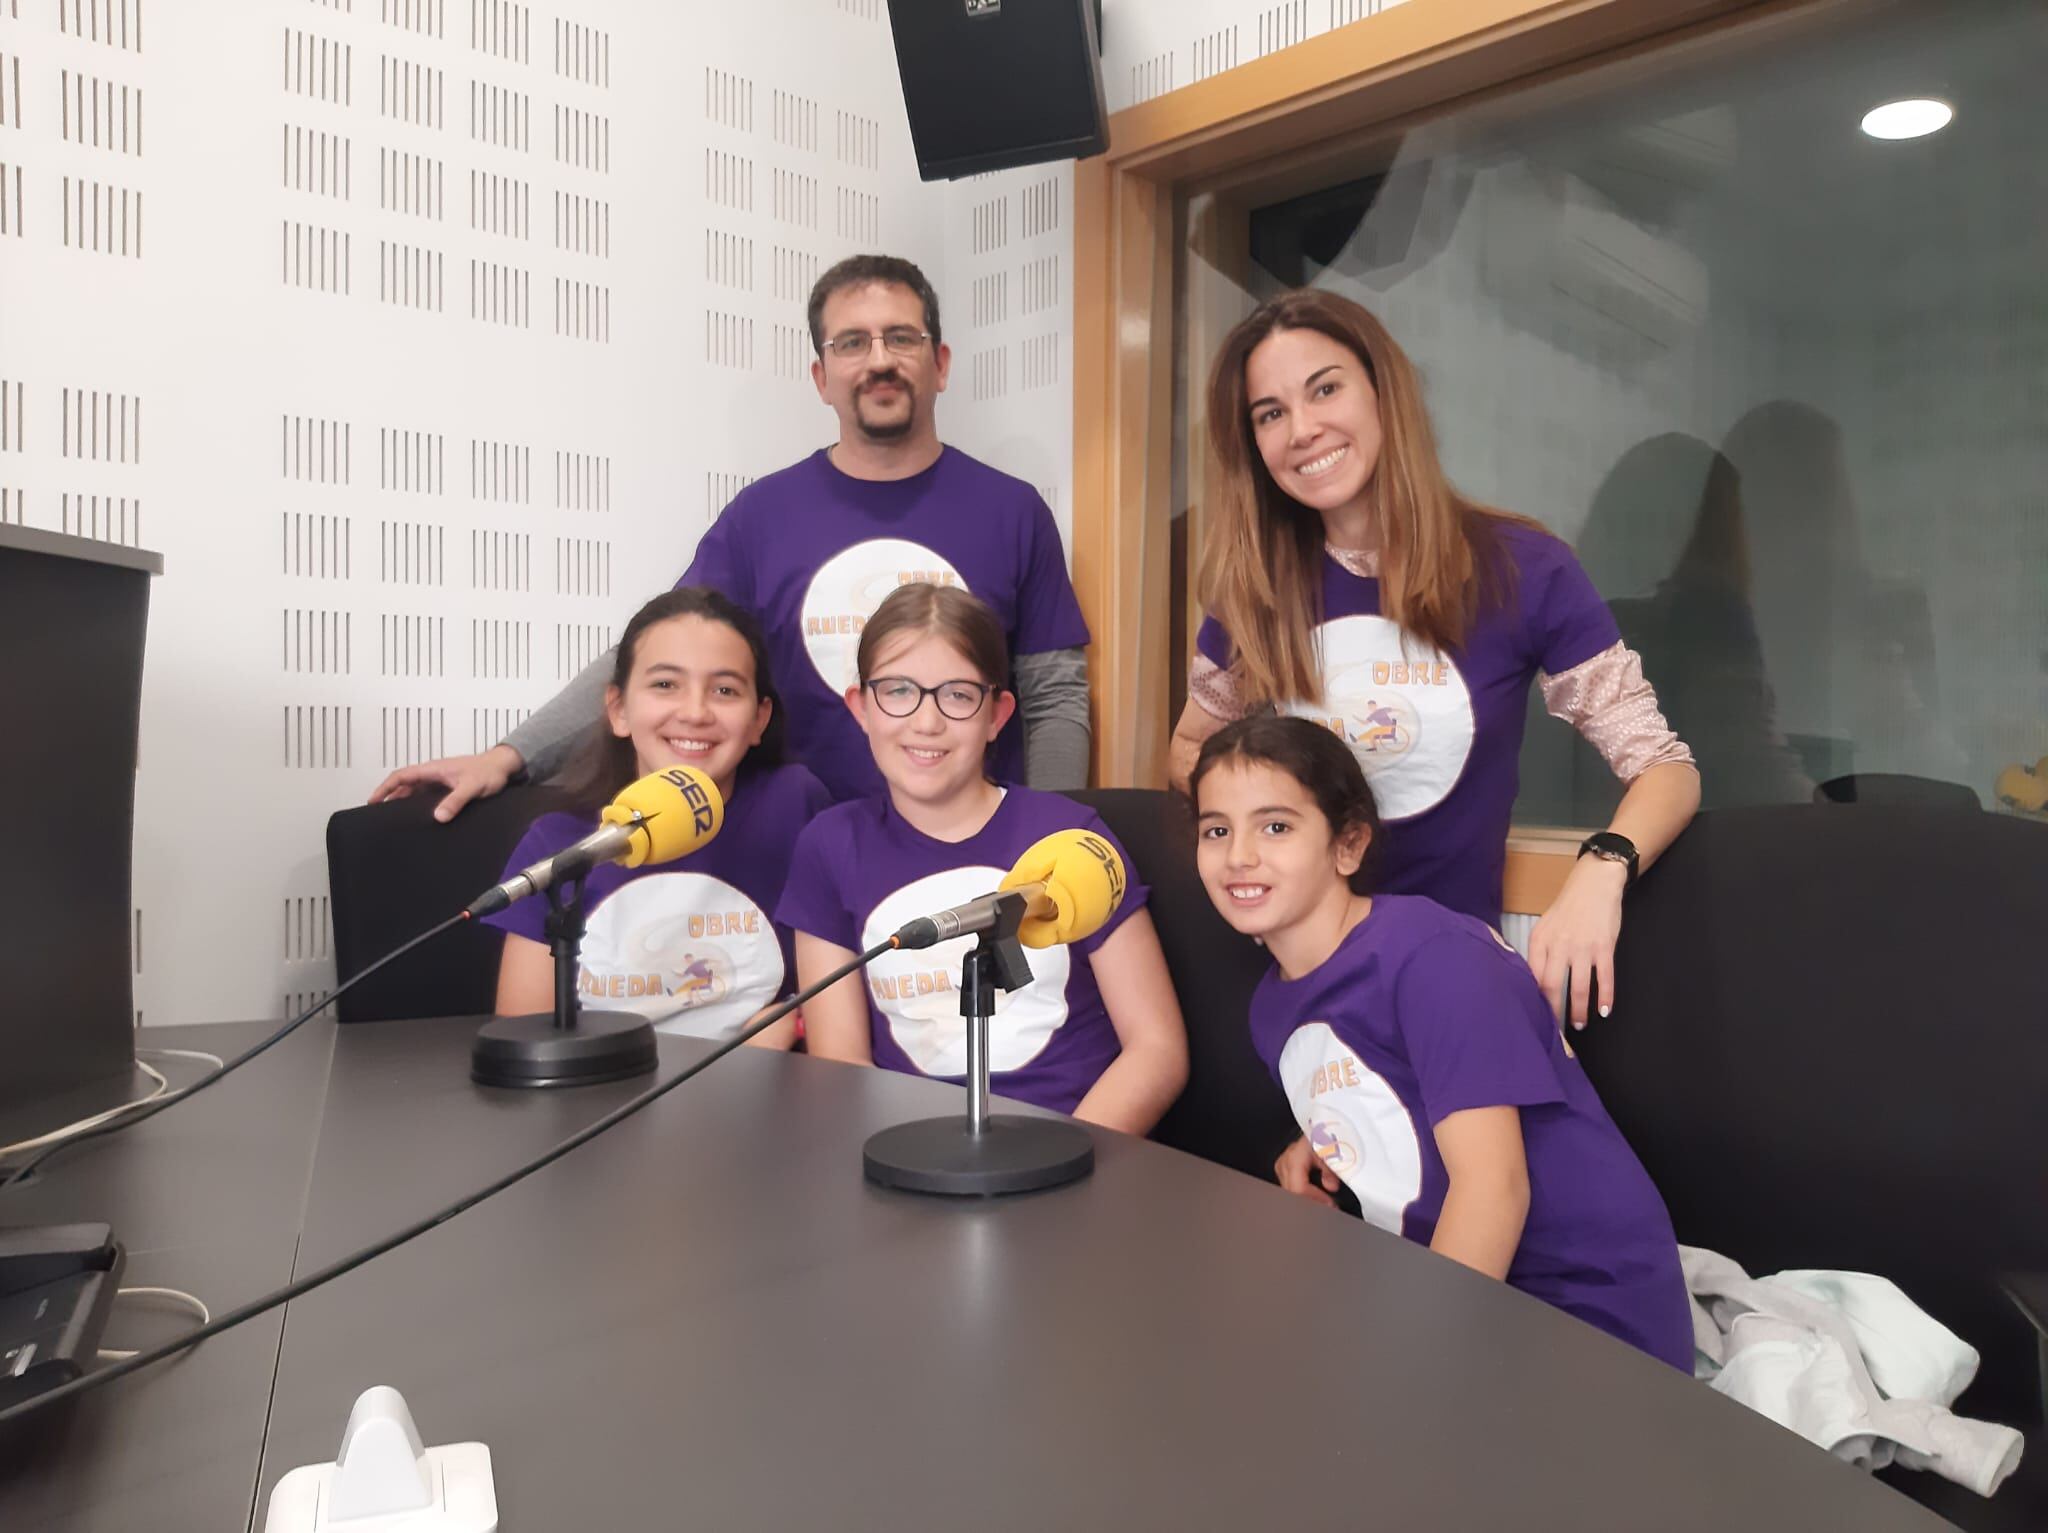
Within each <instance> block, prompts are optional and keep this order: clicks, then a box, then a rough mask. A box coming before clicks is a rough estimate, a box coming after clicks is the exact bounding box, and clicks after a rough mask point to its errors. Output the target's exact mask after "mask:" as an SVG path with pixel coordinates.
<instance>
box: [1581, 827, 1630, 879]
mask: <svg viewBox="0 0 2048 1533" xmlns="http://www.w3.org/2000/svg"><path fill="white" fill-rule="evenodd" d="M1588 852H1591V853H1592V854H1593V855H1594V856H1595V857H1598V858H1599V859H1600V860H1601V861H1603V862H1618V863H1621V864H1622V865H1623V866H1624V867H1626V868H1627V869H1628V883H1631V884H1632V883H1634V882H1635V881H1636V868H1637V865H1638V864H1639V863H1640V862H1641V861H1642V859H1641V857H1640V856H1638V855H1637V853H1636V844H1635V842H1633V841H1631V840H1629V838H1628V837H1627V836H1618V835H1616V834H1615V833H1614V832H1613V831H1611V830H1596V831H1594V832H1593V834H1592V835H1590V836H1588V837H1586V839H1585V840H1583V841H1581V842H1580V843H1579V855H1580V856H1581V857H1583V856H1585V855H1586V854H1587V853H1588ZM1624 887H1626V885H1624Z"/></svg>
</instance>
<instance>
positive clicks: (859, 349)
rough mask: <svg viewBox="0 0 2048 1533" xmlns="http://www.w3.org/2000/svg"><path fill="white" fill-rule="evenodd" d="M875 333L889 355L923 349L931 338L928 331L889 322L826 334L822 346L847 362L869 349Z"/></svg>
mask: <svg viewBox="0 0 2048 1533" xmlns="http://www.w3.org/2000/svg"><path fill="white" fill-rule="evenodd" d="M877 337H880V339H881V342H882V347H883V349H884V350H885V351H887V352H888V353H889V354H890V355H891V356H897V357H914V356H916V355H917V354H918V353H919V352H920V351H922V350H924V343H925V342H926V341H928V340H930V339H931V334H930V332H928V331H924V330H913V329H911V328H910V326H908V325H891V326H890V327H889V328H888V329H886V330H847V331H843V332H841V333H840V334H838V335H834V336H828V337H826V339H825V350H826V351H828V352H830V353H831V354H832V355H833V356H835V357H837V358H838V359H839V360H840V361H842V362H851V361H853V360H855V359H856V358H858V357H864V356H866V355H867V354H868V353H869V352H871V351H873V350H874V349H875V340H876V338H877Z"/></svg>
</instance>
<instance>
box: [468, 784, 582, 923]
mask: <svg viewBox="0 0 2048 1533" xmlns="http://www.w3.org/2000/svg"><path fill="white" fill-rule="evenodd" d="M595 828H596V827H595V823H594V822H593V823H592V824H590V825H584V824H582V823H580V822H579V821H577V820H576V819H575V818H574V817H573V816H570V815H566V814H544V815H542V816H541V817H540V818H539V819H537V820H535V821H534V822H533V823H532V824H531V825H529V826H527V827H526V834H525V835H523V836H521V837H520V838H519V844H518V845H517V846H515V847H514V848H513V849H512V856H511V860H510V861H508V862H507V863H506V864H505V872H504V875H503V876H504V877H506V878H510V877H511V876H512V875H513V874H514V873H517V872H518V871H519V870H520V869H521V868H525V867H531V866H532V865H533V864H534V863H536V862H539V861H540V860H541V858H543V857H552V856H554V855H555V853H557V852H559V851H560V850H561V849H562V848H563V847H565V846H568V845H570V844H571V843H572V842H574V841H576V840H578V839H580V838H581V837H582V836H584V835H585V834H587V833H588V832H589V831H591V830H593V829H595ZM547 918H548V902H547V901H546V900H543V899H524V900H521V901H520V902H519V903H518V904H516V905H508V906H506V907H505V909H503V910H501V911H499V912H498V913H497V914H496V915H491V916H485V917H484V923H485V924H486V925H489V926H495V927H497V928H498V929H499V930H500V931H507V932H510V933H511V934H512V935H513V936H515V937H526V938H528V939H530V940H531V941H534V942H546V941H547V940H548V934H547V928H546V925H545V923H546V921H547Z"/></svg>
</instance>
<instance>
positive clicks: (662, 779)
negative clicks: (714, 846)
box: [597, 766, 725, 868]
mask: <svg viewBox="0 0 2048 1533" xmlns="http://www.w3.org/2000/svg"><path fill="white" fill-rule="evenodd" d="M635 816H638V822H637V824H636V823H635ZM597 817H598V819H599V820H600V821H602V822H603V823H604V824H606V825H632V826H634V831H633V839H632V844H631V847H630V849H629V850H628V851H627V853H626V855H625V856H623V857H621V858H620V859H619V861H620V862H622V863H623V864H625V865H626V866H627V867H629V868H637V867H640V866H642V865H643V864H646V863H650V862H674V861H675V860H676V858H678V857H687V856H689V855H690V853H692V852H694V851H696V850H697V848H698V847H700V846H702V845H704V843H705V842H707V841H709V840H710V839H711V838H712V837H713V836H715V835H717V834H718V829H719V827H720V826H721V825H723V824H724V823H725V801H724V800H723V799H722V798H720V797H719V793H718V788H717V787H716V785H714V784H713V783H712V781H711V779H710V778H709V777H706V776H705V775H704V774H703V773H702V772H700V771H698V770H697V769H696V768H695V767H687V766H672V767H667V768H665V769H663V770H662V771H659V772H651V773H649V774H648V775H647V776H645V777H643V778H641V779H640V780H639V781H638V782H636V783H629V784H628V785H627V786H626V788H625V789H624V790H623V791H622V792H621V793H620V794H619V796H618V797H617V798H615V799H613V800H612V801H611V802H610V803H609V804H607V805H605V806H604V808H603V809H602V810H600V811H599V812H598V816H597Z"/></svg>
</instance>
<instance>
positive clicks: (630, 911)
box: [486, 586, 832, 1049]
mask: <svg viewBox="0 0 2048 1533" xmlns="http://www.w3.org/2000/svg"><path fill="white" fill-rule="evenodd" d="M781 747H782V717H781V707H780V705H779V703H778V702H777V699H776V696H775V684H774V682H773V680H772V679H771V678H770V676H769V672H768V655H767V646H766V645H765V643H764V642H763V641H762V637H761V630H760V627H759V625H758V624H756V623H755V621H754V619H753V618H752V617H751V616H749V615H748V614H747V613H746V612H745V611H744V610H743V609H741V608H740V607H738V606H737V605H735V604H734V603H733V602H731V601H730V600H728V599H727V598H726V597H724V596H721V595H720V594H719V593H718V592H716V591H712V590H707V589H705V588H704V587H701V586H681V587H678V588H677V589H676V590H673V591H670V592H668V593H667V594H665V595H662V596H657V597H656V598H655V599H654V600H653V601H651V602H649V603H648V604H647V605H646V606H644V607H642V608H641V609H640V610H639V611H638V612H637V613H635V614H634V615H633V620H632V621H631V622H630V623H628V624H627V625H626V631H625V634H624V636H623V637H621V638H620V640H619V648H618V662H617V664H616V666H615V667H614V669H613V672H612V680H611V684H610V685H609V686H608V687H607V688H606V689H605V721H604V723H602V724H601V725H599V726H597V728H596V729H594V730H593V731H592V733H591V736H590V738H589V740H588V741H587V742H586V744H585V745H584V747H583V749H582V753H581V755H580V756H579V757H578V759H577V762H576V765H575V766H574V767H573V768H572V769H571V771H570V774H569V785H568V792H569V796H570V804H571V808H570V810H568V811H565V812H562V813H557V814H548V815H543V816H542V817H541V818H540V819H538V820H536V821H535V822H534V823H533V826H532V828H531V829H529V830H528V831H527V833H526V836H525V838H524V839H523V840H521V841H520V843H519V846H518V848H517V850H515V851H514V852H513V853H512V860H511V864H510V870H511V871H517V870H518V869H520V868H523V867H526V866H528V865H529V864H531V863H534V862H537V861H539V860H540V859H541V858H543V857H550V856H553V855H554V854H555V853H556V852H559V851H561V850H562V849H563V848H564V847H567V846H569V845H570V844H572V843H573V842H575V841H577V840H580V839H581V838H582V837H584V836H586V835H588V834H589V833H590V832H591V831H592V830H594V829H596V828H597V811H598V810H599V809H600V808H601V807H602V806H603V805H604V804H606V803H608V802H609V801H610V800H611V799H612V798H613V797H614V796H615V795H616V794H617V793H618V792H619V790H620V789H622V788H624V787H625V786H626V785H627V784H628V783H630V782H632V781H634V780H635V779H637V778H640V777H644V776H646V775H647V774H648V773H650V772H658V771H661V770H662V769H663V768H665V767H671V766H677V765H684V766H693V767H696V768H697V769H698V770H699V771H701V772H703V773H705V774H706V775H707V776H709V777H710V778H711V780H712V782H713V783H715V784H716V785H717V788H718V792H719V794H720V796H721V797H722V798H723V799H724V801H725V823H724V826H723V828H722V829H721V830H720V831H719V833H718V836H717V837H716V839H714V840H713V841H711V842H710V843H709V844H708V845H706V846H703V847H700V848H699V849H698V850H696V851H694V852H692V853H690V854H689V855H688V856H687V857H681V858H678V859H676V860H675V861H673V862H667V863H660V864H647V865H644V866H642V867H638V868H622V867H619V866H617V865H616V864H612V865H607V866H604V867H601V868H598V869H596V870H595V871H593V872H592V873H591V875H590V877H589V879H588V880H587V881H586V882H585V884H584V897H585V900H586V902H587V903H586V917H587V920H588V923H589V924H588V927H587V929H586V931H585V934H584V938H583V951H582V973H581V975H580V976H579V988H580V990H581V993H582V995H583V997H584V998H585V1000H586V1001H588V1002H589V1003H590V1004H592V1005H594V1006H599V1007H602V1008H604V1009H608V1010H614V1011H635V1012H639V1013H640V1014H642V1015H643V1016H646V1017H648V1018H650V1019H651V1020H652V1021H653V1022H654V1023H655V1025H656V1027H658V1028H660V1029H661V1030H662V1031H665V1032H677V1033H688V1034H692V1035H694V1036H696V1037H701V1038H725V1037H730V1036H731V1035H732V1034H733V1033H735V1032H737V1031H738V1030H739V1029H740V1028H741V1027H743V1026H744V1025H745V1024H746V1023H747V1021H748V1020H749V1019H750V1018H752V1017H754V1016H755V1015H757V1014H758V1013H759V1012H760V1011H761V1010H762V1009H763V1008H764V1007H766V1006H769V1005H771V1004H773V1003H774V1002H775V1001H776V1000H778V999H780V998H781V997H783V996H785V995H788V994H790V993H791V992H792V991H793V990H794V989H795V976H796V965H795V960H794V954H793V952H792V949H791V943H790V935H789V933H788V931H787V930H785V929H782V928H779V927H777V926H776V925H775V924H774V923H773V921H772V920H771V919H770V918H769V914H768V913H769V912H770V911H772V910H774V908H775V903H776V901H777V900H778V899H779V898H780V897H781V895H782V884H783V880H784V878H785V877H786V876H787V874H788V870H789V858H790V851H791V849H792V848H793V847H794V846H795V844H796V838H797V835H798V833H799V832H800V831H801V830H802V829H803V828H804V826H805V825H806V824H807V823H809V821H810V819H811V817H812V816H813V815H814V814H816V813H817V812H818V811H819V810H820V809H823V808H824V807H825V806H826V805H828V804H829V803H831V801H832V799H831V795H830V794H829V793H827V792H826V791H825V788H824V786H823V784H821V783H820V782H819V781H818V779H817V778H815V777H813V776H812V775H811V774H810V772H808V771H807V770H805V769H804V768H803V767H800V766H784V765H782V764H781V755H782V749H781ZM508 876H509V875H508ZM546 918H547V909H546V906H545V905H544V904H543V902H542V901H540V900H527V901H524V902H522V903H520V904H517V905H514V906H512V907H511V908H510V909H508V910H504V911H501V912H500V913H499V914H497V915H495V916H489V917H486V919H487V920H489V921H490V922H491V923H492V924H493V925H496V926H499V927H502V928H503V929H504V931H505V933H506V937H505V952H504V957H503V958H502V959H501V960H500V963H499V969H498V1003H497V1004H498V1011H499V1013H500V1014H501V1015H504V1016H516V1015H521V1014H524V1013H528V1012H536V1011H546V1010H548V1009H549V1008H550V1007H551V1006H552V1005H553V1002H554V960H553V958H552V957H551V956H550V954H549V952H548V949H547V946H546V941H547V939H546V933H545V931H544V930H543V922H544V921H545V920H546ZM796 1035H797V1023H796V1020H795V1019H794V1018H793V1017H792V1018H786V1019H784V1020H783V1021H782V1022H779V1023H777V1024H776V1025H775V1026H774V1027H771V1028H769V1029H768V1030H767V1031H766V1032H764V1033H762V1034H760V1035H759V1036H758V1037H756V1038H754V1039H753V1040H752V1041H753V1042H754V1043H757V1044H760V1045H762V1046H764V1047H768V1048H784V1049H786V1048H788V1047H789V1046H790V1045H791V1043H792V1042H793V1041H794V1040H795V1038H796Z"/></svg>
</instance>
